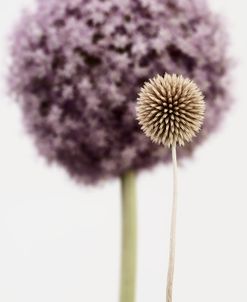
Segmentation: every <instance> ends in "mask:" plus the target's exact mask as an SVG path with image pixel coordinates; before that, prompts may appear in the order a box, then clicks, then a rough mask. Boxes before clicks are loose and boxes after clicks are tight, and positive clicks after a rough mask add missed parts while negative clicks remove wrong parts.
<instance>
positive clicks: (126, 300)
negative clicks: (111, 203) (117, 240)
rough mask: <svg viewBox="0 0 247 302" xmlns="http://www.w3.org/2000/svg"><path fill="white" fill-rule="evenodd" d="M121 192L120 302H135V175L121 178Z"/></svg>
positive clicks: (125, 175) (132, 173) (128, 173)
mask: <svg viewBox="0 0 247 302" xmlns="http://www.w3.org/2000/svg"><path fill="white" fill-rule="evenodd" d="M121 191H122V267H121V285H120V302H134V301H135V287H136V230H137V226H136V224H137V222H136V221H137V219H136V174H135V172H133V171H129V172H127V173H125V174H124V175H122V177H121Z"/></svg>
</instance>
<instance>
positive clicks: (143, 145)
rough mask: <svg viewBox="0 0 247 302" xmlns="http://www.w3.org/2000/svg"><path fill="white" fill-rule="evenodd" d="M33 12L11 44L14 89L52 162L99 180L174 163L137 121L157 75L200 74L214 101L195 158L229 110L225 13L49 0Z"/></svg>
mask: <svg viewBox="0 0 247 302" xmlns="http://www.w3.org/2000/svg"><path fill="white" fill-rule="evenodd" d="M37 6H38V7H37V10H36V13H32V14H31V13H30V14H28V13H25V15H24V16H23V18H22V20H21V22H20V24H19V25H18V27H17V29H16V31H15V34H14V38H13V46H12V57H13V61H12V66H11V72H10V73H11V74H10V83H11V89H12V91H13V92H14V93H15V95H16V98H17V100H18V102H19V103H20V104H21V106H22V108H23V111H24V117H25V123H26V125H27V127H28V130H29V131H30V132H31V133H32V134H33V137H34V138H35V142H36V145H37V147H38V149H39V151H40V153H41V154H42V155H44V156H45V157H46V158H47V159H48V160H49V161H55V162H57V163H59V164H61V165H62V166H64V167H65V168H66V170H67V171H68V172H69V173H70V174H71V175H72V176H73V177H75V178H76V179H78V180H81V181H83V182H87V183H94V182H97V181H99V180H101V179H103V178H107V177H112V176H119V175H121V174H122V173H123V172H124V171H126V170H128V169H130V168H131V169H137V170H139V169H142V168H147V167H151V166H153V165H154V164H156V163H158V162H160V161H169V160H170V156H169V153H170V152H169V150H166V149H164V148H163V147H160V146H157V145H155V144H153V143H152V142H151V141H150V140H149V139H148V138H146V137H145V136H144V135H143V133H142V132H141V131H140V129H139V126H138V123H137V121H136V113H135V105H136V98H137V92H138V91H139V88H140V86H142V84H143V83H144V81H146V80H147V79H148V78H150V77H153V76H154V75H156V74H164V73H165V72H168V73H177V74H182V75H183V76H186V77H190V78H192V79H193V80H194V81H195V82H196V83H197V84H198V86H199V87H200V88H201V89H202V90H203V92H204V94H205V96H206V105H207V110H206V118H205V123H204V127H203V130H202V132H201V133H200V135H199V136H198V138H197V139H196V140H194V142H193V143H192V144H188V145H187V146H185V147H184V148H183V149H181V150H180V156H183V155H190V154H192V152H193V150H194V148H195V147H196V145H197V144H198V143H200V142H201V141H203V140H204V139H205V138H206V137H207V136H208V134H209V133H210V132H211V131H212V130H214V129H215V127H216V126H217V125H218V123H219V121H220V120H221V117H222V113H223V112H224V111H225V109H226V108H227V107H228V104H229V101H228V99H229V98H228V97H227V93H226V89H225V87H226V81H225V80H226V75H227V69H228V59H227V56H226V51H225V46H226V45H225V44H226V43H225V33H224V31H223V29H222V25H221V23H220V21H219V18H218V16H216V15H214V14H213V13H212V12H210V11H209V10H208V8H207V7H206V5H205V3H204V2H202V1H198V0H134V1H133V0H107V1H106V0H62V1H61V0H49V1H41V0H39V1H38V4H37Z"/></svg>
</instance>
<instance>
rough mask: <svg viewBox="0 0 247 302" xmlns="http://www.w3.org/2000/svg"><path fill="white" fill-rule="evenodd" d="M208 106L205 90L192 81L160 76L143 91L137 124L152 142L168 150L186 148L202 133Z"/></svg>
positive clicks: (172, 76)
mask: <svg viewBox="0 0 247 302" xmlns="http://www.w3.org/2000/svg"><path fill="white" fill-rule="evenodd" d="M204 112H205V102H204V97H203V95H202V92H201V90H200V89H199V88H198V86H197V85H196V84H195V83H194V82H193V81H191V80H190V79H187V78H183V77H182V76H178V75H175V74H173V75H169V74H165V75H164V76H163V77H162V76H160V75H157V76H156V77H154V78H153V79H151V80H149V81H148V82H146V83H145V84H144V86H143V88H141V91H140V93H139V98H138V102H137V120H138V121H139V124H140V125H141V129H142V130H143V131H144V133H145V134H146V135H147V136H148V137H150V138H151V140H152V141H153V142H155V143H158V144H163V145H165V146H168V147H170V146H172V145H175V144H176V145H180V146H182V145H184V143H185V142H190V141H191V140H192V138H193V137H194V136H195V135H196V134H197V133H198V132H199V130H200V128H201V126H202V123H203V118H204Z"/></svg>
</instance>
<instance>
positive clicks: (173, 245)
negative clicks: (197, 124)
mask: <svg viewBox="0 0 247 302" xmlns="http://www.w3.org/2000/svg"><path fill="white" fill-rule="evenodd" d="M172 162H173V204H172V216H171V230H170V232H171V233H170V255H169V265H168V273H167V287H166V302H172V290H173V279H174V265H175V250H176V220H177V152H176V145H173V146H172Z"/></svg>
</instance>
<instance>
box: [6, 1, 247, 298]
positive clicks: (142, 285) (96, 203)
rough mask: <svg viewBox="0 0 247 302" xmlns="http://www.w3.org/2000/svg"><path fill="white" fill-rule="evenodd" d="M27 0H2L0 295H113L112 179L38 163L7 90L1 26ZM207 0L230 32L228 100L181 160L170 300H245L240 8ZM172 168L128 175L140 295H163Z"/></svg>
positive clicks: (116, 216) (246, 58)
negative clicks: (210, 131) (88, 181)
mask: <svg viewBox="0 0 247 302" xmlns="http://www.w3.org/2000/svg"><path fill="white" fill-rule="evenodd" d="M47 1H48V0H47ZM31 2H32V1H31V0H8V1H4V2H3V1H2V2H1V4H0V62H1V65H0V66H1V70H0V73H1V80H0V99H1V101H0V138H1V144H0V301H1V302H34V301H35V302H79V301H87V302H98V301H105V302H116V301H118V275H119V254H120V248H119V246H120V199H119V182H118V181H117V180H116V181H112V182H108V183H106V184H105V185H103V186H100V187H97V188H88V187H84V186H80V187H79V186H78V185H77V184H75V183H74V182H73V181H72V180H70V179H69V177H68V176H67V175H66V173H65V172H64V171H63V170H62V169H60V168H57V167H49V168H48V167H47V166H46V164H45V162H44V160H43V159H42V158H40V157H38V156H37V153H36V150H35V148H34V146H33V144H32V141H31V140H30V138H29V137H28V136H27V135H26V134H25V131H24V129H23V127H22V123H21V117H20V112H19V109H18V108H17V106H16V104H15V103H14V102H12V101H11V100H10V99H9V98H8V97H7V94H6V92H5V87H4V82H3V77H4V74H5V72H6V63H7V52H8V50H7V44H6V42H7V41H8V40H7V38H6V35H7V34H8V33H9V32H10V30H11V28H12V26H13V24H14V20H16V19H17V18H18V16H19V14H20V11H21V8H23V7H24V6H25V5H27V6H28V5H29V4H30V3H31ZM211 2H212V7H213V8H214V9H215V10H216V11H219V12H220V13H222V14H223V15H225V16H226V19H227V22H226V26H228V29H229V31H230V33H231V54H232V55H233V56H234V58H235V61H236V62H237V67H236V68H235V70H234V74H233V84H232V89H233V94H234V97H235V100H236V101H235V105H234V106H233V108H232V110H231V111H230V112H229V114H228V115H227V117H226V119H225V120H224V123H223V125H222V127H221V129H220V130H219V131H218V133H217V134H215V135H214V136H212V137H211V138H210V139H209V140H208V141H207V142H206V143H205V144H204V145H203V146H201V147H200V148H199V149H198V150H197V152H196V155H195V157H194V159H193V160H189V161H187V162H186V163H185V164H184V165H183V168H182V169H181V170H180V175H179V182H180V187H179V190H180V193H179V213H178V238H177V240H178V243H177V262H176V271H175V289H174V301H176V302H179V301H181V302H182V301H183V302H184V301H190V302H198V301H200V302H209V301H210V302H213V301H215V302H219V301H224V302H232V301H238V302H246V301H247V290H246V285H247V284H246V283H247V256H246V255H247V236H246V234H247V204H246V203H247V193H246V182H247V181H246V173H245V172H246V157H245V156H246V154H247V144H246V130H247V128H246V123H247V120H246V116H247V115H246V112H247V99H246V98H247V97H246V91H247V89H246V87H247V78H246V70H247V34H246V28H247V18H246V8H247V7H246V2H245V1H243V0H224V1H223V0H221V1H213V0H212V1H211ZM171 176H172V175H171V166H170V165H169V166H163V165H161V166H159V167H157V168H155V169H154V170H152V171H149V172H145V173H143V174H141V175H140V177H139V179H138V194H139V196H138V199H139V205H138V219H139V225H138V227H139V251H138V257H139V258H138V292H137V301H138V302H161V301H165V286H166V270H167V259H168V240H169V218H170V208H171V185H172V183H171Z"/></svg>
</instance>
